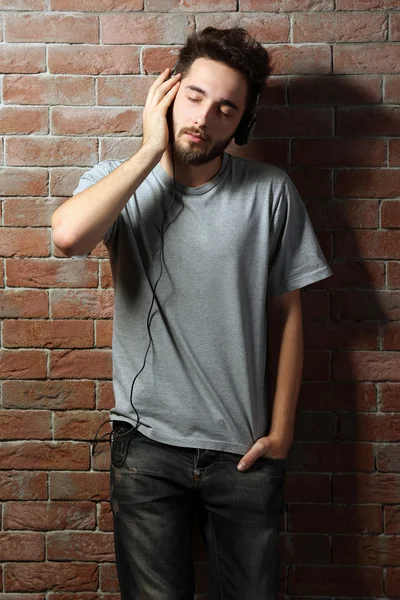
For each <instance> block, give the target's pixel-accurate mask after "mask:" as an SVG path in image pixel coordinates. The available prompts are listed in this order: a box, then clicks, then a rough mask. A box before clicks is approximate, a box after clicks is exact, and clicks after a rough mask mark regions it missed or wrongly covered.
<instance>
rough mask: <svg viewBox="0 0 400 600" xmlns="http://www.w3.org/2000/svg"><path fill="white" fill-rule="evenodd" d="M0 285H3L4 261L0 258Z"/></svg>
mask: <svg viewBox="0 0 400 600" xmlns="http://www.w3.org/2000/svg"><path fill="white" fill-rule="evenodd" d="M0 287H4V261H3V260H0Z"/></svg>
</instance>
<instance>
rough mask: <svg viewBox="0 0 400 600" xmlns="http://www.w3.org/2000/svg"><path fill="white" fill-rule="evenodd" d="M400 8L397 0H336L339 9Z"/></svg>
mask: <svg viewBox="0 0 400 600" xmlns="http://www.w3.org/2000/svg"><path fill="white" fill-rule="evenodd" d="M370 8H372V9H378V10H379V9H382V8H389V9H390V8H395V9H396V8H399V5H398V2H397V0H336V9H338V10H357V9H361V10H368V9H370Z"/></svg>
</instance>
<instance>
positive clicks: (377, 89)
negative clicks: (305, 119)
mask: <svg viewBox="0 0 400 600" xmlns="http://www.w3.org/2000/svg"><path fill="white" fill-rule="evenodd" d="M324 14H326V13H324ZM288 84H289V98H290V102H291V104H311V103H312V104H315V103H318V104H324V105H326V104H328V105H329V106H332V105H333V104H335V105H339V106H341V105H349V104H363V105H365V104H376V103H378V102H380V101H381V87H382V77H381V76H379V75H365V76H363V75H357V76H352V75H325V76H324V77H321V78H315V77H313V76H308V77H304V75H298V76H297V77H291V78H290V80H289V82H288ZM305 84H306V85H305ZM370 141H371V142H372V140H370Z"/></svg>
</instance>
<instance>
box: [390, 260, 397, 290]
mask: <svg viewBox="0 0 400 600" xmlns="http://www.w3.org/2000/svg"><path fill="white" fill-rule="evenodd" d="M387 281H388V287H389V288H392V289H400V262H389V263H388V264H387Z"/></svg>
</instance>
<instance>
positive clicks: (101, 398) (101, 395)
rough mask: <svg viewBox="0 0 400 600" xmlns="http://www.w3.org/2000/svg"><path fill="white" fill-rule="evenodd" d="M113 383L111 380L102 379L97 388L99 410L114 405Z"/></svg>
mask: <svg viewBox="0 0 400 600" xmlns="http://www.w3.org/2000/svg"><path fill="white" fill-rule="evenodd" d="M114 404H115V401H114V393H113V384H112V382H111V381H100V383H99V387H98V390H97V410H104V409H108V410H109V409H111V408H113V407H114Z"/></svg>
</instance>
